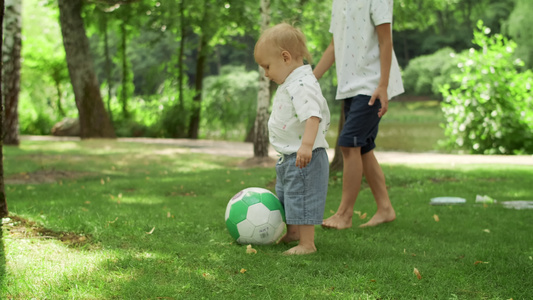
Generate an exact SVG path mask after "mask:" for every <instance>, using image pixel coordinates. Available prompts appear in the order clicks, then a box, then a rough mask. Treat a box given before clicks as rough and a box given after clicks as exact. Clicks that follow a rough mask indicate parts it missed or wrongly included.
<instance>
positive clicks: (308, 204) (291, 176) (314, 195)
mask: <svg viewBox="0 0 533 300" xmlns="http://www.w3.org/2000/svg"><path fill="white" fill-rule="evenodd" d="M276 175H277V179H276V194H277V196H278V198H279V200H280V201H281V203H282V204H283V207H284V209H285V219H286V223H287V224H288V225H319V224H322V218H323V217H324V208H325V205H326V196H327V193H328V180H329V160H328V154H327V152H326V150H325V149H324V148H317V149H315V150H313V156H312V158H311V162H310V163H309V164H308V165H307V166H306V167H305V168H302V169H300V168H299V167H297V166H296V153H293V154H289V155H282V156H281V157H280V159H279V161H278V163H277V164H276Z"/></svg>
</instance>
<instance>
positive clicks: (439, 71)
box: [402, 47, 456, 98]
mask: <svg viewBox="0 0 533 300" xmlns="http://www.w3.org/2000/svg"><path fill="white" fill-rule="evenodd" d="M455 62H456V58H455V51H454V50H453V49H452V48H448V47H447V48H443V49H440V50H439V51H437V52H435V53H433V54H430V55H423V56H419V57H416V58H413V59H412V60H411V61H409V65H408V66H407V67H406V68H405V70H404V72H403V75H402V77H403V84H404V88H405V92H406V94H409V95H416V96H432V97H434V98H440V97H441V95H440V91H439V84H442V83H443V82H442V81H443V80H444V81H445V80H446V78H449V76H448V75H449V70H450V69H451V68H452V67H453V66H454V65H456V63H455Z"/></svg>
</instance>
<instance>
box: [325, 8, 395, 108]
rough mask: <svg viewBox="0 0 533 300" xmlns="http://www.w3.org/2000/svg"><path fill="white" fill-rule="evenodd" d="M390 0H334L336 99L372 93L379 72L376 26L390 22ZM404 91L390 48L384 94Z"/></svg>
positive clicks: (333, 31)
mask: <svg viewBox="0 0 533 300" xmlns="http://www.w3.org/2000/svg"><path fill="white" fill-rule="evenodd" d="M392 9H393V0H333V8H332V13H331V25H330V29H329V31H330V32H331V33H333V41H334V44H335V63H336V68H337V81H338V86H337V96H336V99H346V98H350V97H353V96H356V95H368V96H371V95H372V94H373V93H374V91H375V89H376V88H377V86H378V84H379V79H380V76H381V69H380V65H381V64H380V60H379V41H378V35H377V33H376V26H378V25H381V24H385V23H391V24H392ZM403 92H404V89H403V83H402V78H401V73H400V67H399V65H398V61H397V59H396V55H395V54H394V50H393V51H392V63H391V70H390V77H389V87H388V90H387V94H388V96H389V98H392V97H394V96H396V95H399V94H401V93H403Z"/></svg>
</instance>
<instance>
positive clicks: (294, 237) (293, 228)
mask: <svg viewBox="0 0 533 300" xmlns="http://www.w3.org/2000/svg"><path fill="white" fill-rule="evenodd" d="M299 240H300V227H299V226H297V225H287V232H286V233H285V235H284V236H282V237H281V239H279V241H278V244H279V243H285V244H288V243H290V242H294V241H299Z"/></svg>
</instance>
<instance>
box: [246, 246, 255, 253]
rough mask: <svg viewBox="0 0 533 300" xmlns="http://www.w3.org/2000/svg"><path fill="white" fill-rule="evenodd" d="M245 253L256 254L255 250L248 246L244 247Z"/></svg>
mask: <svg viewBox="0 0 533 300" xmlns="http://www.w3.org/2000/svg"><path fill="white" fill-rule="evenodd" d="M246 253H248V254H256V253H257V250H255V249H254V248H252V245H248V246H246Z"/></svg>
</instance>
